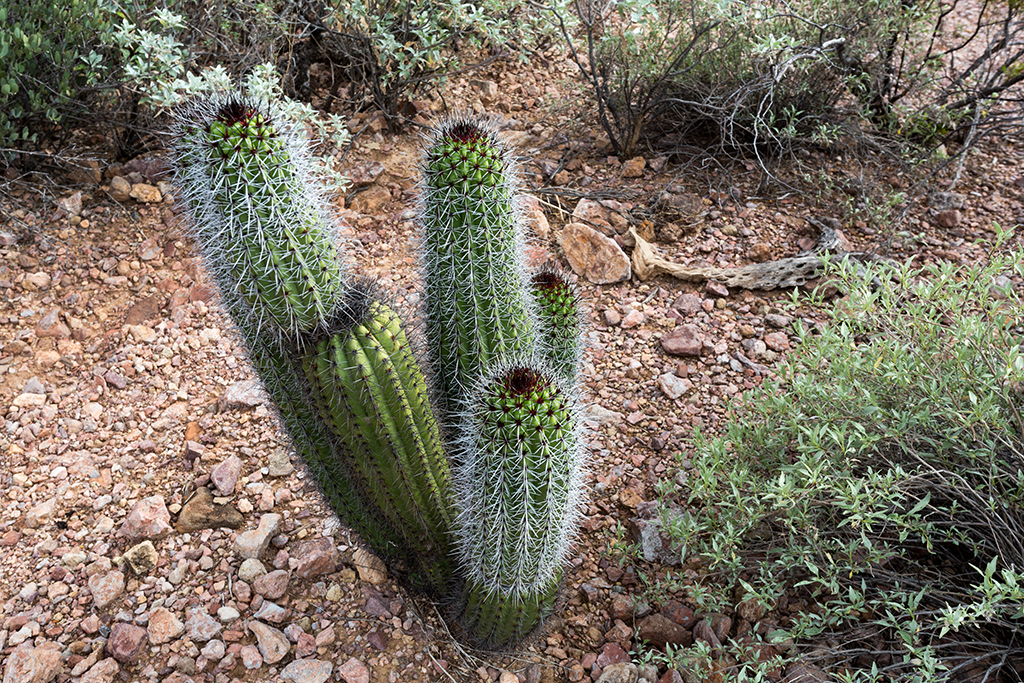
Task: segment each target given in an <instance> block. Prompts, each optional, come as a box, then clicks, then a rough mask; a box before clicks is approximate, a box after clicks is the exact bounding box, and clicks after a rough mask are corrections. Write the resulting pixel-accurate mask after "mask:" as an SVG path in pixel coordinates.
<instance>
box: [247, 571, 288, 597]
mask: <svg viewBox="0 0 1024 683" xmlns="http://www.w3.org/2000/svg"><path fill="white" fill-rule="evenodd" d="M288 578H289V577H288V572H287V571H285V570H283V569H278V570H275V571H272V572H270V573H269V574H264V575H263V576H259V577H257V578H256V580H255V581H253V582H252V589H253V590H254V591H256V592H257V593H259V594H260V595H262V596H263V597H265V598H270V599H271V600H276V599H278V598H279V597H281V596H282V595H284V594H285V593H286V592H287V591H288Z"/></svg>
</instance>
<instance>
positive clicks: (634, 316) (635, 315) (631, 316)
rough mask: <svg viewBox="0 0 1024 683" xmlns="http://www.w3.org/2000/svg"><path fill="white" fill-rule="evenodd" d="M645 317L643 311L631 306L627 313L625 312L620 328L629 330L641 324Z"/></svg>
mask: <svg viewBox="0 0 1024 683" xmlns="http://www.w3.org/2000/svg"><path fill="white" fill-rule="evenodd" d="M645 318H646V316H644V314H643V313H641V312H640V311H638V310H636V309H635V308H631V309H630V310H629V313H627V314H626V317H625V318H623V319H622V329H624V330H629V329H632V328H634V327H637V326H639V325H642V324H643V322H644V320H645Z"/></svg>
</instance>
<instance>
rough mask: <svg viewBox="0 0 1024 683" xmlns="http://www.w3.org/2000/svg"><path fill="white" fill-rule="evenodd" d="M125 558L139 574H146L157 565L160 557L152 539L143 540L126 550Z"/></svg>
mask: <svg viewBox="0 0 1024 683" xmlns="http://www.w3.org/2000/svg"><path fill="white" fill-rule="evenodd" d="M124 559H125V561H126V562H128V566H129V567H131V568H132V571H133V572H135V574H136V575H137V576H145V575H146V574H147V573H148V572H150V571H151V570H152V569H153V568H154V567H155V566H156V565H157V562H158V561H159V560H160V557H159V555H157V552H156V548H155V547H153V542H152V541H143V542H142V543H139V544H138V545H136V546H134V547H132V548H131V549H129V550H128V551H127V552H125V554H124Z"/></svg>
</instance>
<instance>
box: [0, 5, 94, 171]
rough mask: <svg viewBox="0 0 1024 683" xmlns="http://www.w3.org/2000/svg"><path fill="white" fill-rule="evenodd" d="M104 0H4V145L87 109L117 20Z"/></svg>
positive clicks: (0, 104) (0, 133)
mask: <svg viewBox="0 0 1024 683" xmlns="http://www.w3.org/2000/svg"><path fill="white" fill-rule="evenodd" d="M104 4H105V3H104V2H103V1H102V0H68V1H67V2H61V3H53V2H49V1H47V0H0V65H2V68H0V150H2V151H3V155H4V156H8V151H9V148H11V147H12V146H13V145H16V144H19V143H21V144H24V143H33V142H36V141H37V140H38V139H39V133H40V132H41V129H42V128H43V127H52V126H54V125H56V124H59V123H60V122H61V121H62V120H63V119H64V118H65V117H66V116H68V115H69V114H70V115H73V114H82V113H83V112H85V111H86V110H87V107H88V104H89V102H88V98H84V97H82V95H83V93H85V92H86V91H87V89H88V88H89V86H92V85H95V84H96V83H97V82H98V80H99V76H100V73H101V71H100V70H101V63H102V61H103V55H102V53H100V52H97V49H99V47H100V46H101V45H102V44H103V43H104V42H105V41H107V40H109V39H110V36H111V35H112V33H113V31H114V22H113V21H112V17H111V16H110V14H109V13H108V12H106V11H105V10H104Z"/></svg>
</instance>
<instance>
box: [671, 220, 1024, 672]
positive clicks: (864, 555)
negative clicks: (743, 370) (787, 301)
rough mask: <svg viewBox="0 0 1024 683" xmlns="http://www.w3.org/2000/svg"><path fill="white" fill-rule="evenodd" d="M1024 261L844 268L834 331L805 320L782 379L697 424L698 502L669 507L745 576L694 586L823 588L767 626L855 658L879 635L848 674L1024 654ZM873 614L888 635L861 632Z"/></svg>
mask: <svg viewBox="0 0 1024 683" xmlns="http://www.w3.org/2000/svg"><path fill="white" fill-rule="evenodd" d="M1003 236H1004V237H1005V236H1006V233H1004V234H1003ZM1014 274H1015V275H1016V276H1018V277H1019V276H1021V275H1024V254H1022V253H1021V252H1020V251H1017V252H1014V253H1008V254H1005V255H1001V256H997V257H995V258H993V259H992V261H991V263H989V264H986V265H977V266H965V267H958V266H954V265H952V264H948V263H947V264H942V265H929V266H926V267H923V268H917V267H913V266H912V265H910V264H905V265H903V266H898V267H895V268H890V267H874V268H871V269H870V270H869V272H865V273H861V274H856V273H855V271H854V270H853V269H845V268H840V269H838V270H834V272H832V274H831V275H832V277H834V278H835V279H836V281H837V283H838V284H839V287H840V288H841V289H842V290H843V291H844V292H847V295H846V296H845V297H844V298H843V299H841V300H839V301H837V302H836V304H835V306H834V309H832V310H833V314H832V317H833V319H832V321H831V323H830V324H828V325H827V326H826V327H825V328H824V330H821V331H820V334H811V333H810V331H809V330H807V329H806V328H803V327H801V326H799V324H798V328H797V331H798V333H799V336H800V340H801V344H800V346H799V350H798V351H797V352H795V353H794V355H793V356H792V357H791V358H790V359H789V360H788V362H787V363H786V364H785V366H784V367H783V369H782V371H781V373H780V377H779V379H777V380H773V381H768V382H766V383H765V384H764V385H763V386H762V387H761V388H759V389H758V390H756V391H754V392H752V393H751V394H749V395H747V396H745V397H744V399H743V401H742V402H741V403H740V404H739V405H738V406H737V407H735V409H734V411H733V415H732V420H731V421H730V423H729V426H728V431H727V433H726V434H725V435H723V436H722V437H719V438H715V439H699V440H698V443H697V445H696V449H695V456H694V458H693V463H694V468H693V470H692V471H691V472H689V473H687V475H686V476H685V482H684V486H682V487H677V485H676V484H674V483H669V482H666V483H665V484H663V486H662V494H663V495H664V496H666V497H667V498H674V499H676V500H677V501H679V502H681V503H683V504H684V505H685V506H686V511H685V513H684V514H683V515H680V516H677V517H675V518H673V519H672V520H668V519H667V520H666V522H667V523H668V528H669V531H670V533H671V535H672V536H673V538H674V539H675V542H676V544H677V547H678V548H679V550H680V553H681V555H682V556H683V558H684V559H686V560H688V561H691V562H696V563H698V564H706V565H707V566H709V568H711V569H712V570H714V571H715V572H716V573H718V574H719V576H724V577H726V578H727V579H731V581H732V582H733V583H729V581H727V582H726V583H725V584H724V591H715V590H713V589H712V588H710V584H709V586H702V585H700V584H698V585H697V586H695V587H694V589H693V591H694V597H695V598H700V599H701V600H703V601H705V602H707V603H708V604H706V605H705V607H706V609H708V610H709V611H718V610H720V609H727V608H728V606H729V604H730V602H729V601H730V600H731V597H732V595H733V586H734V585H735V587H736V588H737V590H738V592H739V593H740V594H742V595H745V596H746V598H748V599H752V600H758V601H760V602H762V603H763V604H764V605H766V606H767V607H769V608H770V607H771V606H772V605H774V604H775V603H776V601H777V599H778V598H779V597H780V596H781V595H782V594H783V593H784V592H788V593H790V594H794V593H795V594H797V595H799V596H801V597H803V598H804V599H806V600H807V601H808V602H810V603H815V604H817V605H820V607H821V609H816V610H808V611H806V612H803V613H801V614H799V615H796V618H795V621H794V623H793V624H792V626H790V627H788V628H785V629H779V630H778V631H776V632H775V633H773V634H771V635H770V637H769V640H771V641H773V642H776V643H781V642H783V641H789V640H793V641H795V642H797V643H815V642H820V641H823V640H826V639H834V641H838V642H840V643H846V645H844V646H843V647H842V648H840V649H839V650H837V651H835V652H833V653H832V655H833V657H834V658H835V659H834V660H833V661H840V662H844V661H845V662H847V663H848V662H849V661H850V660H852V659H853V656H852V655H851V657H850V659H849V660H847V659H846V658H845V656H846V653H848V652H854V650H856V648H858V647H864V648H866V652H867V654H868V656H869V657H870V658H871V660H873V661H872V662H871V663H869V664H867V665H866V668H864V669H861V670H857V669H856V668H855V669H851V670H848V671H847V672H846V673H845V674H843V676H844V677H845V678H843V680H847V679H850V680H876V679H875V677H874V676H875V674H873V673H872V670H871V669H872V666H874V667H875V668H876V670H877V671H878V672H880V673H878V675H880V676H883V677H884V678H885V679H886V680H897V681H956V680H964V677H965V672H966V671H968V670H971V669H972V668H978V667H980V668H979V669H978V670H980V671H983V672H984V671H989V673H990V674H991V675H993V676H996V678H998V675H997V674H998V673H999V672H1000V671H1001V672H1004V673H1005V672H1008V671H1009V669H1007V668H1006V667H1007V666H1009V664H1008V662H1013V661H1018V662H1019V661H1022V659H1021V658H1022V657H1024V647H1022V646H1021V645H1020V644H1019V643H1017V644H1014V641H1013V638H1017V639H1019V637H1020V633H1021V629H1022V628H1024V621H1022V620H1024V590H1022V588H1021V586H1022V585H1024V537H1022V534H1024V326H1022V311H1024V308H1022V305H1021V304H1022V299H1021V294H1020V291H1019V285H1018V287H1017V289H1016V290H1014V288H1013V285H1012V281H1010V280H1008V279H1005V276H1006V275H1014ZM1000 276H1004V278H1003V279H1000ZM873 277H877V278H879V279H880V280H881V282H882V285H881V286H880V287H873V286H872V278H873ZM1007 283H1009V284H1007ZM812 303H813V302H812ZM755 557H756V558H760V559H759V561H755V560H754V559H753V558H755ZM741 574H743V575H744V576H745V577H747V578H745V579H743V580H741V579H740V576H741ZM716 596H717V600H716V599H715V597H716ZM716 602H717V603H718V604H715V603H716ZM722 603H725V604H722ZM865 624H871V625H872V628H871V629H870V632H871V633H872V634H877V635H880V636H881V637H882V641H881V643H879V642H878V641H874V642H872V641H871V640H870V639H869V640H868V641H867V642H866V643H864V642H858V640H857V637H856V635H855V634H857V633H858V628H860V627H862V625H865ZM861 632H862V633H863V631H861ZM1014 634H1016V635H1014ZM966 643H971V645H970V647H967V646H966V645H965V644H966ZM886 651H888V653H887V652H886ZM783 652H785V648H783ZM698 654H699V653H695V652H693V653H691V655H693V656H696V655H698ZM680 656H689V655H686V653H682V654H681V655H680ZM697 658H698V659H699V657H697ZM739 667H740V668H744V667H745V669H744V670H745V671H746V672H747V673H746V674H744V675H753V672H754V671H755V670H756V669H757V667H756V666H755V665H753V664H750V663H747V664H744V663H743V662H742V661H741V663H740V665H739ZM762 668H763V667H762ZM979 675H980V674H979Z"/></svg>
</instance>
